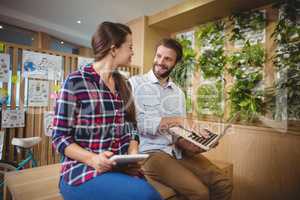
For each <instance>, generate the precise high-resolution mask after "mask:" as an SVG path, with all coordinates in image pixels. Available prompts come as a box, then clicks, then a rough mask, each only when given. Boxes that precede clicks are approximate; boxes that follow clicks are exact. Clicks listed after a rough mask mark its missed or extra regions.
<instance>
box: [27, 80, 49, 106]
mask: <svg viewBox="0 0 300 200" xmlns="http://www.w3.org/2000/svg"><path fill="white" fill-rule="evenodd" d="M48 96H49V82H48V81H41V80H29V84H28V106H32V107H43V106H48Z"/></svg>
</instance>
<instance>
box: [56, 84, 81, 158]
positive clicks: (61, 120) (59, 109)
mask: <svg viewBox="0 0 300 200" xmlns="http://www.w3.org/2000/svg"><path fill="white" fill-rule="evenodd" d="M73 88H74V84H73V82H72V81H71V80H70V79H69V78H67V79H66V81H65V82H64V84H63V87H62V89H61V92H60V95H59V98H58V99H57V101H56V107H55V113H54V118H53V122H52V123H53V132H52V145H53V147H54V148H55V149H56V150H57V151H58V152H59V153H61V154H63V155H64V151H65V148H66V147H67V146H69V145H70V144H72V143H74V136H73V129H74V121H75V118H76V117H75V110H76V96H75V95H74V91H73V90H74V89H73Z"/></svg>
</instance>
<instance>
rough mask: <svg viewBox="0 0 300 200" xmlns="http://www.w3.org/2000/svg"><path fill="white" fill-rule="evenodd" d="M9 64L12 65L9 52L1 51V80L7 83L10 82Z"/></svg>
mask: <svg viewBox="0 0 300 200" xmlns="http://www.w3.org/2000/svg"><path fill="white" fill-rule="evenodd" d="M9 66H10V56H9V54H3V53H0V81H2V82H6V83H7V82H8V80H9Z"/></svg>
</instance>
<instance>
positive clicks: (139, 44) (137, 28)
mask: <svg viewBox="0 0 300 200" xmlns="http://www.w3.org/2000/svg"><path fill="white" fill-rule="evenodd" d="M127 25H128V26H129V27H130V29H131V31H132V44H133V51H134V55H133V57H132V61H131V64H132V65H136V66H140V67H142V66H144V63H143V58H144V42H145V38H144V34H145V33H144V30H145V17H140V18H137V19H135V20H133V21H130V22H128V23H127Z"/></svg>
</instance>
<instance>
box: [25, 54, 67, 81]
mask: <svg viewBox="0 0 300 200" xmlns="http://www.w3.org/2000/svg"><path fill="white" fill-rule="evenodd" d="M22 55H23V57H22V61H23V63H22V64H23V66H24V70H25V72H24V74H23V76H24V77H29V78H40V79H48V80H58V81H60V80H61V79H62V78H63V65H62V64H63V61H62V57H61V56H55V55H49V54H44V53H37V52H32V51H26V50H24V51H23V54H22Z"/></svg>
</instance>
